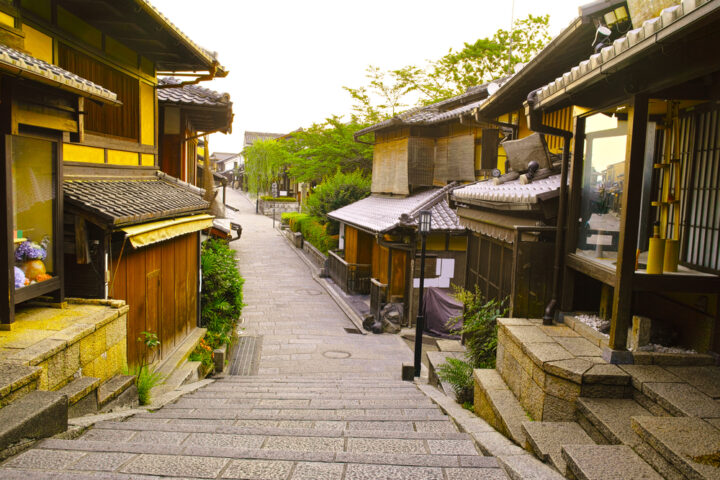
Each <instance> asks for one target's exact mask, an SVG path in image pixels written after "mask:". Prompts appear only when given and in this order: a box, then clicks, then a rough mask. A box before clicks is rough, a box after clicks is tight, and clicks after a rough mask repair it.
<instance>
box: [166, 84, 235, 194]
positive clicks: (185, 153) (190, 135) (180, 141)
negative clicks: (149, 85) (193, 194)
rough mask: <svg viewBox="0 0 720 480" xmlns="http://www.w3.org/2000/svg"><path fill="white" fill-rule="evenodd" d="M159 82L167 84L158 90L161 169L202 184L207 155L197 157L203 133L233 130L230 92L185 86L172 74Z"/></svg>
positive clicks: (176, 176) (194, 183)
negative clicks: (200, 172)
mask: <svg viewBox="0 0 720 480" xmlns="http://www.w3.org/2000/svg"><path fill="white" fill-rule="evenodd" d="M159 85H161V86H165V87H168V88H160V89H158V106H159V109H160V118H159V129H160V141H159V158H160V169H161V170H162V171H163V172H165V173H167V174H168V175H171V176H173V177H175V178H179V179H180V180H183V181H185V182H187V183H189V184H191V185H196V186H200V187H202V182H198V180H197V166H198V164H199V163H202V162H203V161H204V158H199V157H198V141H199V138H200V136H203V135H208V134H211V133H216V132H220V133H230V132H231V131H232V121H233V111H232V102H231V101H230V95H228V94H227V93H218V92H215V91H213V90H210V89H207V88H203V87H201V86H199V85H182V82H181V81H180V80H178V79H176V78H173V77H164V78H161V79H160V80H159ZM172 87H175V88H172ZM203 152H204V151H203ZM213 155H215V154H213ZM212 158H213V157H212V156H211V157H210V159H211V161H212ZM223 170H224V169H223Z"/></svg>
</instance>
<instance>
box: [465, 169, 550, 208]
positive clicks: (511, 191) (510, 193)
mask: <svg viewBox="0 0 720 480" xmlns="http://www.w3.org/2000/svg"><path fill="white" fill-rule="evenodd" d="M559 188H560V174H557V175H551V176H549V177H547V178H543V179H540V180H535V181H534V182H532V183H528V184H526V185H523V184H522V183H520V180H519V179H518V180H513V181H511V182H506V183H503V184H501V185H495V184H494V183H493V181H492V180H483V181H481V182H476V183H471V184H470V185H466V186H464V187H460V188H457V189H455V190H454V191H453V192H452V194H453V196H454V197H455V198H457V199H458V200H483V201H486V202H497V203H537V201H538V199H537V196H538V195H540V194H542V193H547V192H552V191H553V190H558V189H559Z"/></svg>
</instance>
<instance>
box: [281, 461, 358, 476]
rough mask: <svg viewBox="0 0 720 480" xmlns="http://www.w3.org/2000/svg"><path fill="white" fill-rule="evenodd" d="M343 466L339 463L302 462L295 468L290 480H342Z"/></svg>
mask: <svg viewBox="0 0 720 480" xmlns="http://www.w3.org/2000/svg"><path fill="white" fill-rule="evenodd" d="M344 469H345V466H344V465H341V464H339V463H309V462H302V463H298V464H297V465H296V466H295V470H294V471H293V474H292V477H290V479H291V480H339V479H341V478H342V475H343V471H344Z"/></svg>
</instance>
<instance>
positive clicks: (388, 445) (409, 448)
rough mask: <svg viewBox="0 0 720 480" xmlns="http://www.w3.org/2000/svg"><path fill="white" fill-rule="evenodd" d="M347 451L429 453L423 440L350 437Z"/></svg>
mask: <svg viewBox="0 0 720 480" xmlns="http://www.w3.org/2000/svg"><path fill="white" fill-rule="evenodd" d="M347 451H348V452H352V453H369V452H372V453H375V452H377V453H392V454H400V453H412V454H423V453H428V452H427V450H426V448H425V443H424V442H423V441H422V440H397V439H376V438H348V439H347Z"/></svg>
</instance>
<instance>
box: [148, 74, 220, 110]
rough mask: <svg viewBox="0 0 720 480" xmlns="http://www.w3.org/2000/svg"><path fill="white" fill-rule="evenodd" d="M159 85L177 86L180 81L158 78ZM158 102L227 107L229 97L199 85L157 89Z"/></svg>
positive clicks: (171, 78) (172, 78)
mask: <svg viewBox="0 0 720 480" xmlns="http://www.w3.org/2000/svg"><path fill="white" fill-rule="evenodd" d="M159 84H160V85H178V84H180V80H178V79H177V78H174V77H163V78H160V81H159ZM157 92H158V101H160V102H165V103H175V104H179V105H204V106H222V107H225V106H228V105H232V104H231V103H230V95H229V94H227V93H219V92H216V91H214V90H210V89H209V88H203V87H201V86H199V85H185V86H184V87H180V88H158V90H157Z"/></svg>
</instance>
